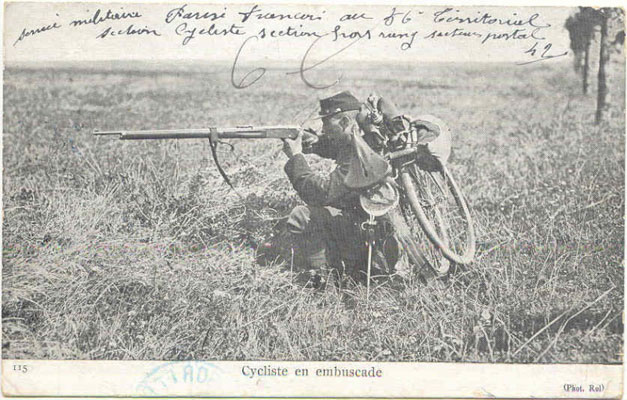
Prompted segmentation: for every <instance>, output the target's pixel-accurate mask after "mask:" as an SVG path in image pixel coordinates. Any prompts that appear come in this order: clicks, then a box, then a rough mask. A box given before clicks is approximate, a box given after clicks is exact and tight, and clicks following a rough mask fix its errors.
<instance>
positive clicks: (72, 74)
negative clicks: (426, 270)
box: [2, 63, 625, 363]
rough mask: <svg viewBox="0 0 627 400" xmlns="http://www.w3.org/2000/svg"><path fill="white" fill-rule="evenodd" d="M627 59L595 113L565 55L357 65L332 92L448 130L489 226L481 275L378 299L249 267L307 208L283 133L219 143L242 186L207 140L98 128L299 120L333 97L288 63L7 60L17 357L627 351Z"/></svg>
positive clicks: (13, 354) (501, 358) (536, 356)
mask: <svg viewBox="0 0 627 400" xmlns="http://www.w3.org/2000/svg"><path fill="white" fill-rule="evenodd" d="M622 67H623V66H620V65H614V69H615V73H614V76H615V77H619V78H616V79H615V81H614V83H615V84H614V85H613V90H614V93H613V96H614V98H613V103H612V104H613V107H612V109H611V111H610V114H609V115H610V120H609V121H608V123H606V124H604V125H601V126H595V125H593V113H594V99H593V97H584V96H582V95H581V94H580V92H579V82H578V80H577V78H576V77H575V75H574V72H572V71H571V70H570V65H569V64H566V63H563V64H560V63H545V64H538V65H535V66H526V67H516V66H512V65H422V66H419V67H418V68H416V67H414V68H411V69H410V68H402V67H389V66H388V67H381V66H369V67H364V68H363V69H362V70H357V69H354V70H352V71H347V72H346V74H345V76H344V79H343V81H342V83H341V84H340V85H339V86H338V87H335V88H333V91H339V90H342V89H350V90H352V91H354V92H355V93H356V94H357V95H358V96H359V97H361V98H364V97H365V96H367V95H368V94H369V93H370V92H371V91H376V92H378V93H379V94H381V95H385V96H388V97H390V98H392V99H393V100H394V101H395V102H396V103H397V105H398V106H399V108H400V109H401V110H405V112H407V113H408V114H413V115H418V114H425V113H428V114H433V115H437V116H439V117H441V118H443V119H445V120H446V121H447V122H448V123H449V125H450V126H451V128H452V130H453V132H454V133H455V142H454V150H453V156H452V159H451V168H452V170H453V172H454V174H456V176H458V177H459V180H460V181H461V183H462V185H463V188H464V191H465V193H466V195H467V197H468V200H469V202H470V204H471V205H472V208H473V210H474V216H475V219H476V222H477V229H478V246H479V250H478V254H477V261H476V262H475V263H474V264H473V265H472V266H471V267H469V268H467V269H466V270H463V271H459V272H457V273H456V274H453V275H451V276H450V277H448V279H446V280H444V281H443V282H439V283H432V284H429V285H422V284H419V283H418V282H415V281H409V282H406V283H404V284H402V285H400V286H395V287H391V286H389V285H382V286H380V287H377V288H376V289H374V290H373V292H372V293H371V297H370V301H369V302H368V303H366V296H365V288H364V287H363V286H361V285H350V286H349V287H347V288H346V289H344V290H342V291H337V290H334V289H332V288H330V289H328V290H326V291H322V292H317V291H313V290H311V289H306V288H304V287H303V286H302V285H299V284H298V283H297V282H295V280H294V276H293V274H291V273H290V272H289V269H287V268H286V266H285V265H282V264H272V265H268V266H259V265H256V264H255V259H254V248H255V246H256V245H257V244H258V243H260V242H261V241H262V240H263V239H264V238H265V237H267V236H268V235H269V234H270V232H271V230H272V227H273V224H274V222H275V221H276V219H277V218H280V217H281V216H284V215H285V214H286V213H288V212H289V210H290V209H291V208H292V207H293V206H295V205H296V204H299V200H298V198H297V196H296V195H295V194H294V192H293V190H292V189H291V188H290V186H289V183H288V181H287V179H286V178H285V176H284V175H283V172H282V166H283V164H284V162H285V159H284V156H283V155H282V154H281V152H280V143H278V142H273V141H265V142H244V141H240V142H237V143H233V144H234V145H235V150H234V151H233V152H228V151H226V150H225V149H223V150H222V151H221V153H220V155H221V157H222V159H223V163H224V167H225V169H226V170H227V172H228V173H229V175H230V176H231V177H232V179H233V181H234V184H235V186H236V187H237V188H238V191H239V192H240V193H241V195H242V196H243V198H244V200H242V199H241V198H240V197H238V196H237V195H236V194H235V193H234V192H232V191H230V190H229V188H228V187H227V186H226V185H225V184H224V183H223V182H222V181H221V178H220V177H219V175H218V173H217V171H216V169H215V167H214V165H213V161H212V160H211V158H210V156H209V147H208V143H206V142H203V141H185V142H184V141H180V142H175V141H168V142H160V143H147V142H141V143H137V142H136V143H127V142H118V141H114V140H107V139H102V138H100V139H98V138H94V137H92V136H91V134H90V132H91V131H92V130H93V129H110V128H127V129H144V128H157V127H159V128H174V127H205V126H210V125H235V124H242V123H246V124H250V123H254V124H259V125H262V124H279V123H295V122H296V121H297V119H298V118H299V117H301V116H302V115H304V114H306V113H307V112H308V111H309V110H311V109H312V107H315V105H316V98H317V97H321V96H324V95H327V94H330V93H331V91H329V92H324V93H321V92H316V91H313V90H309V89H306V88H305V86H304V85H302V84H300V83H299V81H298V78H297V77H296V76H293V75H292V76H288V77H286V76H284V75H282V74H281V73H280V72H276V71H275V72H274V73H273V74H267V76H266V77H265V78H264V80H263V81H261V82H260V83H259V84H257V85H254V86H252V87H250V88H249V89H247V90H242V91H235V90H233V89H232V88H231V87H230V85H229V76H228V73H219V72H218V73H216V72H214V73H211V74H208V73H204V72H203V71H202V70H194V71H188V72H181V71H178V72H168V71H153V72H134V73H129V72H126V73H119V72H115V71H81V70H48V71H43V70H22V71H16V70H10V69H9V70H6V71H5V82H4V121H3V125H4V165H3V166H4V173H3V183H4V193H3V195H4V197H3V198H4V204H3V208H4V222H3V272H2V274H3V275H2V277H3V298H2V305H3V307H2V308H3V311H2V318H3V340H2V345H3V357H5V358H43V359H159V360H182V359H215V360H241V359H275V360H288V359H289V360H377V361H381V360H394V361H483V362H587V363H595V362H604V363H607V362H610V363H611V362H620V361H621V355H620V354H621V352H622V345H621V343H622V330H623V326H622V321H621V311H622V307H623V298H624V293H623V285H622V282H623V266H622V263H623V249H624V239H623V232H624V220H623V216H624V213H625V209H624V174H625V169H624V147H625V142H624V139H625V137H624V132H625V127H624V115H625V108H624V104H625V102H624V91H623V88H624V86H625V85H624V81H623V80H622V78H620V77H621V76H622V75H624V70H623V68H622ZM330 73H334V71H331V72H330ZM311 161H312V163H313V164H314V166H315V167H316V168H319V169H320V170H328V168H329V167H330V166H329V164H328V163H326V162H322V161H319V160H316V159H315V158H312V159H311Z"/></svg>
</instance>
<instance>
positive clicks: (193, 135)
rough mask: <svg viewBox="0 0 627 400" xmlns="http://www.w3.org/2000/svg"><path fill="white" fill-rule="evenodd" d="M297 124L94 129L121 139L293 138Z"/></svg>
mask: <svg viewBox="0 0 627 400" xmlns="http://www.w3.org/2000/svg"><path fill="white" fill-rule="evenodd" d="M300 130H301V128H300V127H298V126H258V127H253V126H238V127H234V128H204V129H159V130H140V131H94V135H96V136H119V138H120V139H121V140H149V139H207V138H210V137H212V135H215V136H214V137H217V138H218V139H287V138H289V139H294V138H295V137H296V136H298V132H299V131H300Z"/></svg>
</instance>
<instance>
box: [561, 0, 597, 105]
mask: <svg viewBox="0 0 627 400" xmlns="http://www.w3.org/2000/svg"><path fill="white" fill-rule="evenodd" d="M587 9H590V7H580V10H579V12H577V13H576V14H574V15H571V16H570V17H568V19H567V20H566V24H565V25H564V26H565V28H566V29H567V30H568V36H569V37H570V48H571V50H572V51H573V53H574V54H575V71H576V72H581V74H582V80H583V93H584V94H588V86H589V85H588V80H589V79H588V77H589V76H590V46H591V44H592V40H593V39H594V29H595V26H596V25H597V24H598V21H597V19H596V16H595V14H594V13H591V12H590V11H589V10H587ZM592 10H594V9H592Z"/></svg>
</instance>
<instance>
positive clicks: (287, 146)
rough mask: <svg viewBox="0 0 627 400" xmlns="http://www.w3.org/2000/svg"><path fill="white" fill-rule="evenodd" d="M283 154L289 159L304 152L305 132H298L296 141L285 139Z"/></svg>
mask: <svg viewBox="0 0 627 400" xmlns="http://www.w3.org/2000/svg"><path fill="white" fill-rule="evenodd" d="M283 152H284V153H285V155H286V156H287V158H292V157H294V156H295V155H296V154H300V153H302V152H303V131H299V132H298V136H296V139H283Z"/></svg>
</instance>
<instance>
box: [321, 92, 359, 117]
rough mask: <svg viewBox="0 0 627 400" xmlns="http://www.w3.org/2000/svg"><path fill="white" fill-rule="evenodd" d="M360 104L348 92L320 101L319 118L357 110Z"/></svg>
mask: <svg viewBox="0 0 627 400" xmlns="http://www.w3.org/2000/svg"><path fill="white" fill-rule="evenodd" d="M360 108H361V103H360V102H359V100H357V98H356V97H355V96H353V94H352V93H351V92H349V91H348V90H346V91H343V92H341V93H338V94H336V95H333V96H331V97H327V98H326V99H322V100H320V118H324V117H328V116H331V115H333V114H337V113H340V112H345V111H353V110H359V109H360Z"/></svg>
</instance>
